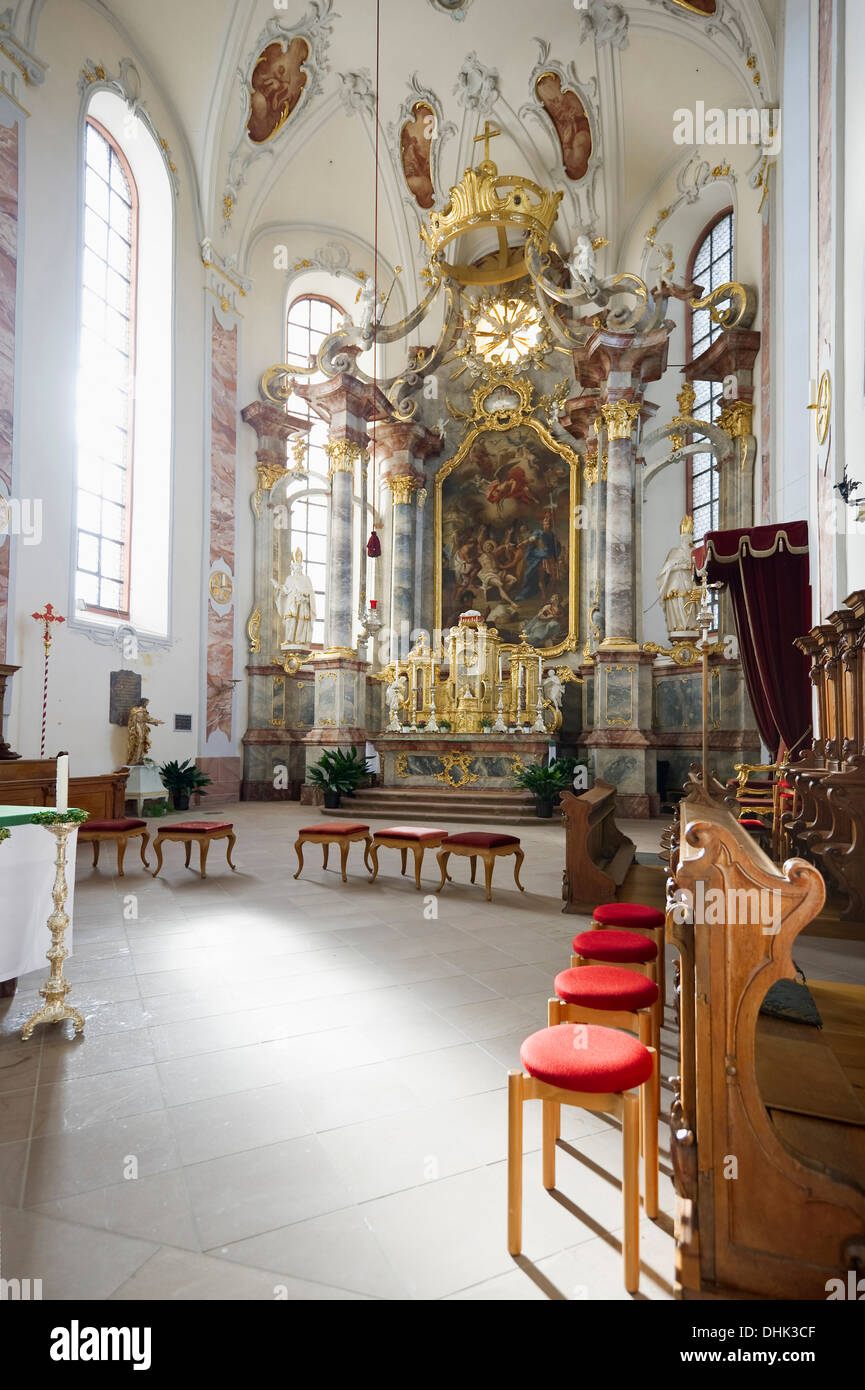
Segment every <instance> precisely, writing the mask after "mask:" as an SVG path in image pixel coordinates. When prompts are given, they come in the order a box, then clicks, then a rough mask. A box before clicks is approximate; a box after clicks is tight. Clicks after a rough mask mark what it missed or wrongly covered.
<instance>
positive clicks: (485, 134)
mask: <svg viewBox="0 0 865 1390" xmlns="http://www.w3.org/2000/svg"><path fill="white" fill-rule="evenodd" d="M501 133H502V132H501V131H500V130H494V129H493V127H492V126H491V125H490V123H489V121H487V123H486V125H485V126H484V128H483V130H482V131H481V133H480V135H476V136H475V138H474V143H475V144H476V145H479V144H480V143H481V141H483V142H484V161H485V163H488V162H489V157H490V141H491V140H494V139H495V137H496V136H497V135H501Z"/></svg>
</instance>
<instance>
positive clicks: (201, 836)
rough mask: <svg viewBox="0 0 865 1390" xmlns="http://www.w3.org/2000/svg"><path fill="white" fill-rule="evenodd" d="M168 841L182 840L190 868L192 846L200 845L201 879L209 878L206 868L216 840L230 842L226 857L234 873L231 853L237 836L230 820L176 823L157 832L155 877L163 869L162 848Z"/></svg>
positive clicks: (154, 844) (226, 847) (226, 849)
mask: <svg viewBox="0 0 865 1390" xmlns="http://www.w3.org/2000/svg"><path fill="white" fill-rule="evenodd" d="M166 840H180V841H181V842H182V843H183V844H184V845H185V846H186V867H187V869H188V868H189V856H190V854H191V853H192V846H193V845H194V844H197V845H198V850H199V856H200V860H201V877H202V878H207V874H206V873H205V866H206V864H207V855H208V853H209V851H210V846H211V845H212V844H213V841H214V840H228V844H227V845H226V846H225V857H226V859H227V860H228V866H229V868H230V869H231V871H232V873H233V872H234V871H235V867H236V866H235V865H234V864H232V862H231V851H232V850H233V849H234V845H235V841H236V840H237V836H236V835H235V833H234V827H233V825H232V823H231V821H230V820H190V821H183V822H176V823H175V824H174V825H166V826H164V827H161V828H160V829H159V830H157V832H156V839H155V840H154V842H153V848H154V849H155V850H156V868H155V869H154V870H153V877H154V878H155V877H156V875H157V874H158V873H159V870H160V869H161V868H162V846H163V845H164V844H165V842H166Z"/></svg>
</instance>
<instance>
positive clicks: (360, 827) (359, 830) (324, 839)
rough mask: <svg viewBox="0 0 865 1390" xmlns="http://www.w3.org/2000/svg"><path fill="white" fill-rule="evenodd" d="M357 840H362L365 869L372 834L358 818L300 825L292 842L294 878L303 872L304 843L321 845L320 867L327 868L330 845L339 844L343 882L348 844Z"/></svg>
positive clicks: (368, 863)
mask: <svg viewBox="0 0 865 1390" xmlns="http://www.w3.org/2000/svg"><path fill="white" fill-rule="evenodd" d="M357 840H363V842H364V844H363V862H364V864H365V865H366V867H367V869H368V868H369V867H370V860H369V847H370V845H371V844H372V836H371V835H370V833H369V826H368V825H366V824H365V823H364V822H363V821H359V820H343V821H338V820H329V821H323V822H322V823H321V824H318V825H304V826H301V828H300V830H299V831H298V832H297V839H296V840H295V842H294V852H295V854H296V855H297V873H296V874H295V875H294V877H295V878H300V875H301V873H302V872H303V847H304V845H321V846H322V868H324V869H326V868H327V857H328V854H329V853H330V846H331V845H339V866H340V873H341V874H342V881H343V883H345V882H346V879H347V876H346V872H345V866H346V864H347V862H348V851H349V846H350V845H352V844H354V843H355V841H357Z"/></svg>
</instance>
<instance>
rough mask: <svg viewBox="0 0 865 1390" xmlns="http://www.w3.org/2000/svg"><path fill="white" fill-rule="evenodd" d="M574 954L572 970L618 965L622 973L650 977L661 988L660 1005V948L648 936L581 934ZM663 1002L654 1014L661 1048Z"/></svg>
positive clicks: (657, 1043) (608, 931)
mask: <svg viewBox="0 0 865 1390" xmlns="http://www.w3.org/2000/svg"><path fill="white" fill-rule="evenodd" d="M571 945H572V951H571V966H572V967H573V968H575V969H576V968H578V967H586V966H593V965H615V966H617V967H618V968H619V969H620V970H628V971H636V972H638V973H639V974H641V975H643V976H648V977H649V979H650V980H653V981H654V982H655V984H656V985H657V986H658V999H659V1001H660V998H661V993H660V983H659V981H658V974H657V965H658V955H659V952H658V946H657V942H655V941H653V940H652V938H651V937H649V936H643V935H641V933H640V932H635V931H614V930H613V929H612V928H605V929H604V930H602V931H581V932H577V935H576V936H575V937H574V939H573V942H572V943H571ZM663 1021H664V1019H663V1014H662V1012H661V1007H660V1002H659V1004H658V1007H657V1009H656V1010H655V1023H656V1029H655V1046H656V1047H659V1046H660V1040H661V1034H660V1028H661V1024H662V1023H663Z"/></svg>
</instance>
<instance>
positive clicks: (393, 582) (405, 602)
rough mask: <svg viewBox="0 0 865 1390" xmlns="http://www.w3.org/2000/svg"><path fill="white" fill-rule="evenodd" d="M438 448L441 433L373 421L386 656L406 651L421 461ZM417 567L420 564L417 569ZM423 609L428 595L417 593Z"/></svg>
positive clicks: (415, 578) (413, 612)
mask: <svg viewBox="0 0 865 1390" xmlns="http://www.w3.org/2000/svg"><path fill="white" fill-rule="evenodd" d="M441 446H442V441H441V436H440V435H438V434H436V433H435V432H434V431H432V430H428V429H425V428H424V426H422V425H418V424H415V423H413V422H412V421H403V420H389V421H381V422H379V423H378V424H377V425H376V431H375V455H376V464H377V466H379V467H380V468H381V470H382V476H383V482H384V483H385V485H386V486H387V487H388V489H389V491H390V495H391V499H392V504H393V505H392V514H391V573H390V595H391V602H390V628H391V643H390V656H391V660H396V659H397V658H399V659H400V660H402V659H404V658H405V657H406V656H407V655H408V652H409V648H410V641H411V637H410V635H411V632H412V631H413V629H414V627H415V619H416V616H417V611H418V604H417V586H418V583H419V582H420V580H421V574H420V573H419V566H418V524H419V523H418V518H419V506H420V503H421V502H423V501H425V500H426V489H425V483H426V478H425V476H424V473H423V471H422V466H423V463H424V462H425V460H426V459H428V458H430V457H431V456H432V455H433V454H437V453H438V452H439V451H440V449H441ZM420 568H422V566H421V567H420ZM423 599H424V602H425V604H426V606H427V609H428V608H429V605H430V603H431V599H432V595H431V594H427V595H423Z"/></svg>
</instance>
